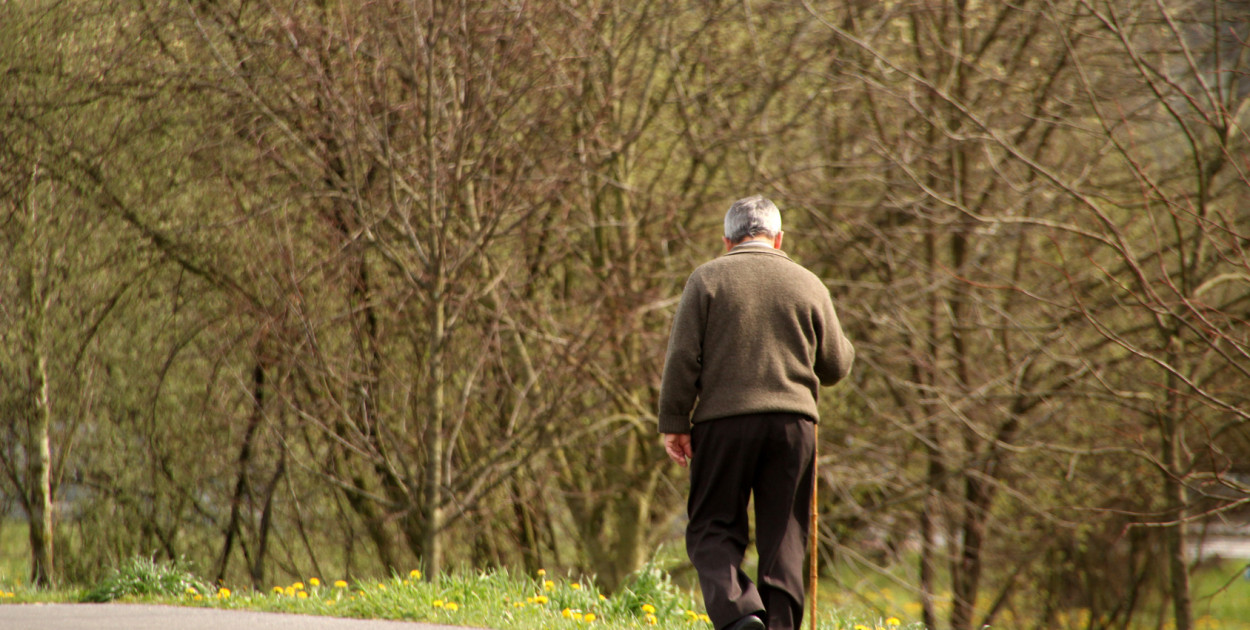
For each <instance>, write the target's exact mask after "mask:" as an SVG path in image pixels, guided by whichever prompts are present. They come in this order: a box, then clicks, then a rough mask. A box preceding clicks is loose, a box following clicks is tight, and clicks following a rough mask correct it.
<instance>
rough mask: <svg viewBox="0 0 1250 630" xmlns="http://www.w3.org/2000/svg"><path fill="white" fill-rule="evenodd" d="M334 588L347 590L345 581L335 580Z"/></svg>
mask: <svg viewBox="0 0 1250 630" xmlns="http://www.w3.org/2000/svg"><path fill="white" fill-rule="evenodd" d="M334 588H347V580H335V581H334Z"/></svg>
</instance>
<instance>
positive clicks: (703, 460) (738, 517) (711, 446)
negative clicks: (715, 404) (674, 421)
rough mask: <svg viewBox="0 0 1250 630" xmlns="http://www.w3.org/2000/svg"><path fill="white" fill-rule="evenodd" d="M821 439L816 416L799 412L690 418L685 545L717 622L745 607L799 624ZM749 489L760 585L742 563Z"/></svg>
mask: <svg viewBox="0 0 1250 630" xmlns="http://www.w3.org/2000/svg"><path fill="white" fill-rule="evenodd" d="M815 440H816V432H815V425H814V424H813V423H812V421H811V420H809V419H808V418H807V417H805V416H802V415H795V414H758V415H747V416H735V417H732V418H724V419H720V420H712V421H708V422H701V423H699V424H696V425H694V428H693V430H692V432H691V443H692V445H693V448H694V457H693V458H691V460H690V500H689V503H688V504H687V511H688V513H689V516H690V523H689V525H688V526H687V528H686V553H687V554H688V555H689V556H690V562H691V563H692V564H694V568H695V570H696V571H698V574H699V586H700V587H701V588H702V589H703V603H704V605H705V606H706V607H707V614H708V617H710V618H711V620H712V624H713V625H714V626H715V627H716V628H724V627H725V626H727V625H729V624H731V623H733V622H734V621H736V620H738V619H740V618H742V617H743V616H745V615H749V614H758V615H759V616H760V618H761V619H763V620H764V623H766V624H767V625H768V629H769V630H792V629H796V628H798V627H799V626H800V624H801V623H802V621H803V600H804V589H803V558H804V556H805V554H806V551H807V535H808V531H807V530H808V522H809V519H810V517H811V496H812V476H813V468H812V463H813V462H812V460H813V457H814V455H815V446H816V442H815ZM752 493H754V495H755V538H756V543H755V545H756V549H757V550H758V551H759V560H760V565H759V576H758V584H757V583H754V582H752V581H751V579H750V578H749V577H748V576H747V574H746V573H745V572H743V570H742V568H741V564H742V557H743V554H744V553H745V552H746V549H747V545H748V543H749V536H750V534H749V530H748V520H747V502H748V500H749V499H750V497H751V494H752Z"/></svg>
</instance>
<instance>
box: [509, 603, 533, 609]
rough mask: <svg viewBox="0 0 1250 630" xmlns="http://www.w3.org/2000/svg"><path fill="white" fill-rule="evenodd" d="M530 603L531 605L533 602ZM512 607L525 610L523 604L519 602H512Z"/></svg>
mask: <svg viewBox="0 0 1250 630" xmlns="http://www.w3.org/2000/svg"><path fill="white" fill-rule="evenodd" d="M531 603H533V602H531ZM512 607H513V608H525V604H523V603H521V602H512Z"/></svg>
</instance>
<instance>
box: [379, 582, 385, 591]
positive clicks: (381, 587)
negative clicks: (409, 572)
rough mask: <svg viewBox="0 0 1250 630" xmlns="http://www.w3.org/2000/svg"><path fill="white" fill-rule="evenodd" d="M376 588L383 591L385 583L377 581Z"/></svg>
mask: <svg viewBox="0 0 1250 630" xmlns="http://www.w3.org/2000/svg"><path fill="white" fill-rule="evenodd" d="M378 590H379V591H385V590H386V585H385V584H383V583H381V582H378Z"/></svg>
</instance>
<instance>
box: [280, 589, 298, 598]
mask: <svg viewBox="0 0 1250 630" xmlns="http://www.w3.org/2000/svg"><path fill="white" fill-rule="evenodd" d="M282 594H283V595H286V596H287V597H295V587H294V586H288V587H286V588H284V589H282Z"/></svg>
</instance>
